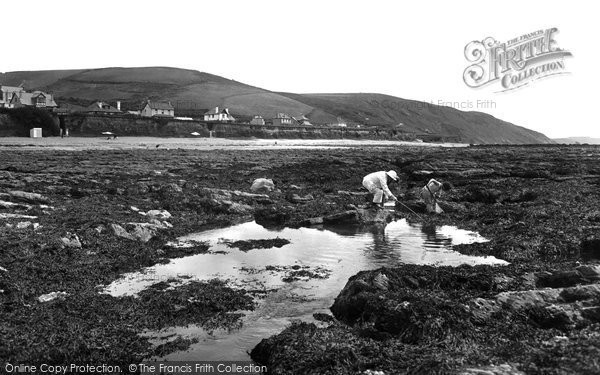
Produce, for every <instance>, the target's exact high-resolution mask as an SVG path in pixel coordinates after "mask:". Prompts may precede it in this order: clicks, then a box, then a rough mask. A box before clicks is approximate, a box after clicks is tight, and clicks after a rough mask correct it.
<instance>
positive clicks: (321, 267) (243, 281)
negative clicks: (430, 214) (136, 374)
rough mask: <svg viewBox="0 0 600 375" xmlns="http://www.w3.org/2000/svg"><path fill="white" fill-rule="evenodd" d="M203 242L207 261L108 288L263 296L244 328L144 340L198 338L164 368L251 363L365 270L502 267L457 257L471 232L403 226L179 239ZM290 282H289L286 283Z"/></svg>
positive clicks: (232, 231)
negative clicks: (219, 283)
mask: <svg viewBox="0 0 600 375" xmlns="http://www.w3.org/2000/svg"><path fill="white" fill-rule="evenodd" d="M277 237H279V238H284V239H287V240H289V241H290V243H289V244H287V245H284V246H282V247H280V248H270V249H254V250H250V251H245V252H244V251H240V250H238V249H236V248H231V247H229V246H228V245H227V244H226V243H225V240H227V241H236V240H249V239H272V238H277ZM179 240H180V241H181V243H182V244H185V243H186V241H188V242H189V241H204V242H208V243H209V245H210V252H209V253H207V254H199V255H193V256H189V257H185V258H179V259H173V260H171V262H170V263H168V264H161V265H156V266H154V267H150V268H147V269H144V270H142V271H141V272H136V273H130V274H126V275H124V276H123V278H121V279H119V280H117V281H115V282H114V283H112V284H111V285H109V286H108V287H107V288H106V292H107V293H110V294H111V295H113V296H123V295H131V294H136V293H138V292H140V291H141V290H143V289H144V288H146V287H148V286H150V285H152V284H154V283H157V282H159V281H165V280H172V279H174V278H176V279H181V280H183V282H185V280H210V279H214V278H219V279H223V280H228V281H229V284H230V285H231V286H232V287H235V288H244V289H246V290H260V291H266V293H265V294H264V297H261V298H258V299H257V304H258V305H257V308H256V309H255V310H254V311H251V312H247V313H246V316H245V317H244V318H243V321H242V327H241V328H239V329H236V330H234V331H225V330H223V331H219V330H217V331H212V332H206V331H204V330H203V329H202V328H199V327H196V326H188V327H172V328H169V329H165V330H162V331H160V332H150V333H148V335H150V336H152V337H154V338H156V340H157V343H162V342H164V341H161V340H162V339H161V338H164V339H166V338H171V337H174V335H173V334H176V335H180V336H184V337H189V338H198V339H199V340H200V342H199V343H197V344H194V345H192V347H191V348H190V349H189V350H188V351H186V352H177V353H173V354H171V355H168V356H167V357H165V359H168V360H193V359H197V360H199V359H202V360H248V359H249V356H248V354H247V351H249V350H251V349H252V347H254V346H255V345H256V344H257V343H258V342H259V341H260V340H261V339H263V338H266V337H269V336H271V335H273V334H276V333H278V332H280V331H281V330H283V329H284V328H285V327H286V326H287V325H289V324H290V323H291V322H293V321H295V320H303V321H314V319H313V317H312V315H313V313H317V312H320V313H329V307H330V306H331V304H332V303H333V301H334V299H335V297H336V296H337V295H338V293H339V292H340V291H341V290H342V288H343V287H344V285H345V284H346V282H347V281H348V279H349V278H350V277H351V276H353V275H354V274H356V273H358V272H359V271H362V270H370V269H376V268H379V267H383V266H386V267H393V266H395V265H399V264H429V265H439V266H442V265H449V266H458V265H461V264H470V265H477V264H498V265H502V264H507V262H505V261H503V260H500V259H497V258H494V257H477V256H468V255H463V254H460V253H458V252H456V251H454V250H452V247H453V246H454V245H458V244H469V243H474V242H485V241H487V240H486V239H485V238H483V237H481V236H480V235H479V234H477V233H475V232H471V231H466V230H462V229H458V228H456V227H451V226H441V227H435V226H423V225H421V224H410V223H408V222H407V221H406V220H405V219H402V220H398V221H394V222H392V223H390V224H388V225H387V226H386V227H385V228H383V227H380V228H372V229H369V230H358V229H357V228H347V227H345V228H342V227H341V228H330V227H328V228H327V229H318V228H285V229H281V230H271V229H266V228H264V227H262V226H260V225H258V224H256V223H255V222H247V223H244V224H239V225H234V226H231V227H228V228H222V229H215V230H210V231H206V232H202V233H197V234H191V235H188V236H185V237H181V238H180V239H179ZM301 270H305V271H307V274H308V275H312V276H313V277H310V276H309V277H304V276H302V274H301V275H300V276H299V277H296V278H292V279H293V280H294V281H289V280H290V278H289V276H290V274H294V271H301ZM284 280H287V281H284Z"/></svg>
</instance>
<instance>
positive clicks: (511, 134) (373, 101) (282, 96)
mask: <svg viewBox="0 0 600 375" xmlns="http://www.w3.org/2000/svg"><path fill="white" fill-rule="evenodd" d="M0 83H1V84H4V85H11V86H12V85H19V84H23V85H24V87H25V88H26V89H41V90H45V91H48V92H51V93H53V94H55V96H56V97H57V100H58V102H59V104H60V102H61V101H62V102H70V103H74V104H81V103H85V102H91V101H93V100H105V101H116V100H121V101H122V102H123V108H124V109H137V108H138V107H139V105H140V103H142V102H143V101H144V100H146V99H161V100H170V101H171V102H172V103H173V105H174V106H175V107H176V110H177V111H176V112H179V113H184V112H185V113H189V112H190V111H192V112H194V113H195V114H200V113H202V111H204V110H206V109H208V108H211V107H214V106H217V105H218V106H221V107H229V108H230V110H231V112H232V113H234V114H236V115H238V116H243V117H249V116H253V115H262V116H263V117H265V118H271V117H274V116H275V114H276V113H278V112H284V113H287V114H289V115H292V116H299V115H301V114H305V115H306V116H308V117H309V118H310V119H311V120H312V121H313V122H314V123H333V122H336V121H337V119H338V117H341V118H342V119H343V120H344V121H346V122H349V123H356V124H366V125H379V126H386V127H395V128H396V129H397V130H398V131H400V132H409V133H417V134H421V133H435V134H442V135H446V136H457V137H460V139H461V140H462V141H463V142H467V143H552V140H550V139H549V138H547V137H546V136H544V135H543V134H541V133H538V132H534V131H532V130H529V129H526V128H523V127H520V126H516V125H513V124H511V123H508V122H505V121H502V120H499V119H497V118H495V117H493V116H490V115H488V114H485V113H481V112H463V111H459V110H456V109H453V108H449V107H440V106H436V105H431V104H428V103H423V102H418V101H413V100H407V99H401V98H397V97H393V96H389V95H383V94H362V93H360V94H293V93H278V92H272V91H268V90H265V89H261V88H258V87H254V86H250V85H246V84H244V83H241V82H237V81H234V80H229V79H226V78H223V77H219V76H216V75H213V74H208V73H203V72H198V71H195V70H185V69H176V68H167V67H146V68H103V69H87V70H58V71H33V72H9V73H3V74H0ZM399 124H402V125H399Z"/></svg>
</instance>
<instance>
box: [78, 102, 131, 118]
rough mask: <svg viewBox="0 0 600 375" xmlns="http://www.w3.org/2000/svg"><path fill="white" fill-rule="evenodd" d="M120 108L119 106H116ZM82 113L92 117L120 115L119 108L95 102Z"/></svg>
mask: <svg viewBox="0 0 600 375" xmlns="http://www.w3.org/2000/svg"><path fill="white" fill-rule="evenodd" d="M118 106H119V107H120V105H118ZM83 113H87V114H94V115H117V114H121V113H123V112H121V111H120V110H119V108H116V107H113V106H112V105H110V104H108V103H106V102H95V103H93V104H92V105H90V106H88V107H86V108H85V109H84V110H83Z"/></svg>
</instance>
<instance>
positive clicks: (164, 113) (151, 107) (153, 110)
mask: <svg viewBox="0 0 600 375" xmlns="http://www.w3.org/2000/svg"><path fill="white" fill-rule="evenodd" d="M140 114H141V115H142V116H143V117H175V108H174V107H173V106H172V105H171V102H159V101H154V100H148V101H147V102H146V105H144V108H142V110H141V112H140Z"/></svg>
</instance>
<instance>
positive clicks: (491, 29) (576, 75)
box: [0, 0, 600, 137]
mask: <svg viewBox="0 0 600 375" xmlns="http://www.w3.org/2000/svg"><path fill="white" fill-rule="evenodd" d="M582 3H583V2H576V1H573V2H564V1H562V2H559V1H548V0H545V1H527V2H524V1H502V2H498V1H494V2H491V1H490V2H483V1H481V0H479V1H457V2H450V1H411V2H401V1H377V0H369V1H366V0H365V1H349V0H344V1H328V0H318V1H312V0H301V1H300V0H297V1H285V0H279V1H263V0H225V1H224V0H218V1H180V0H170V1H124V0H120V1H113V0H104V1H97V2H88V1H61V0H54V1H37V0H35V1H33V0H29V1H23V2H17V1H11V2H8V1H7V2H3V4H2V11H1V13H0V14H1V18H0V19H1V21H0V24H1V25H2V30H3V31H4V33H3V34H4V35H5V37H3V38H2V42H1V44H0V51H1V52H2V53H1V54H0V71H2V72H7V71H15V70H47V69H76V68H101V67H114V66H122V67H136V66H172V67H179V68H189V69H196V70H200V71H204V72H208V73H212V74H217V75H221V76H224V77H226V78H230V79H235V80H237V81H241V82H244V83H248V84H251V85H254V86H258V87H261V88H265V89H268V90H273V91H288V92H299V93H314V92H377V93H384V94H389V95H394V96H398V97H402V98H407V99H416V100H423V101H427V102H433V103H434V104H438V103H440V102H444V103H448V102H456V103H458V105H459V106H460V105H461V104H462V105H469V103H471V106H472V107H473V108H472V109H473V110H481V111H484V112H488V113H490V114H492V115H494V116H496V117H499V118H501V119H504V120H507V121H510V122H513V123H515V124H517V125H522V126H525V127H528V128H530V129H533V130H537V131H540V132H542V133H544V134H546V135H548V136H550V137H566V136H586V135H587V136H594V137H600V126H599V124H598V120H597V114H596V111H595V108H596V107H597V105H596V103H595V100H596V99H594V98H596V97H598V94H597V92H596V91H597V89H598V87H599V85H598V84H599V83H600V82H599V78H598V62H599V60H600V59H599V57H600V56H599V52H598V51H599V47H598V32H597V31H596V29H595V26H594V25H595V24H596V23H597V22H596V18H597V14H596V9H595V4H594V2H591V1H590V2H586V4H582ZM459 4H460V5H459ZM551 27H556V28H558V29H559V33H558V34H557V35H556V38H555V39H556V42H557V44H558V46H559V47H560V48H563V49H565V50H568V51H570V52H572V54H573V57H571V58H568V59H566V60H565V65H566V70H567V71H569V72H570V74H568V75H560V76H554V77H550V78H545V79H543V80H539V81H536V82H533V83H531V84H529V85H527V86H526V87H524V88H522V89H519V90H515V91H510V92H505V93H495V91H497V90H498V86H495V87H493V88H492V87H489V88H480V89H472V88H469V87H467V86H466V85H465V83H464V82H463V78H462V77H463V71H464V70H465V68H466V67H467V66H468V65H469V64H468V62H467V60H466V59H465V57H464V48H465V45H466V44H467V43H469V42H471V41H473V40H482V39H484V38H486V37H490V36H491V37H494V38H495V39H497V40H499V41H501V42H504V41H508V40H510V39H513V38H515V37H518V36H520V35H523V34H527V33H530V32H533V31H536V30H539V29H546V28H551ZM478 100H480V101H482V102H486V103H489V105H488V106H487V108H486V107H485V106H478V102H477V101H478ZM487 101H490V102H487Z"/></svg>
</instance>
